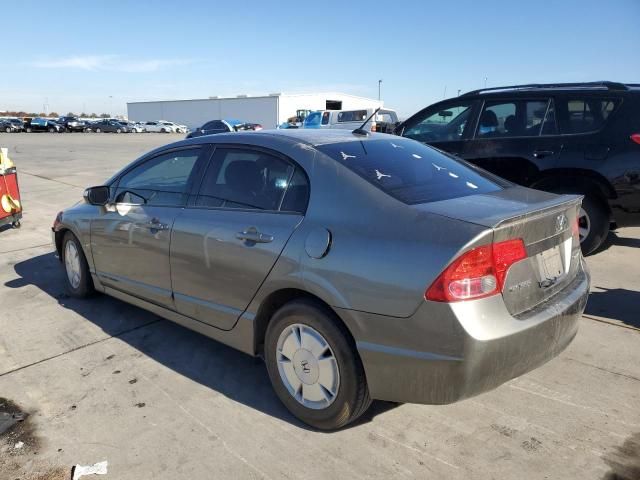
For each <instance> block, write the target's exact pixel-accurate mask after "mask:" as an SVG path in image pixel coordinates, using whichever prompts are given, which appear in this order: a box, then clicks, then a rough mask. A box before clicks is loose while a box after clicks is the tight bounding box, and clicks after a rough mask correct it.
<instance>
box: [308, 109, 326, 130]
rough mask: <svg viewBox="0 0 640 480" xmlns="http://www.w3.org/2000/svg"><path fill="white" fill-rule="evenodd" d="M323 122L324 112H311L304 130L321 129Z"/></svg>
mask: <svg viewBox="0 0 640 480" xmlns="http://www.w3.org/2000/svg"><path fill="white" fill-rule="evenodd" d="M321 120H322V112H311V113H310V114H309V115H308V116H307V118H305V119H304V128H319V127H320V121H321Z"/></svg>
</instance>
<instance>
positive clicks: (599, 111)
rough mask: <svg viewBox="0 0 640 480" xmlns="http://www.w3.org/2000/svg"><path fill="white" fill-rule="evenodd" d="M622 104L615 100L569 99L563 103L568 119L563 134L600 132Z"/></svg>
mask: <svg viewBox="0 0 640 480" xmlns="http://www.w3.org/2000/svg"><path fill="white" fill-rule="evenodd" d="M619 104H620V100H619V99H613V98H608V99H607V98H581V99H578V98H569V99H567V100H564V101H563V104H562V107H563V109H566V118H565V122H564V125H563V128H562V133H587V132H595V131H597V130H600V129H601V128H602V127H603V126H604V124H605V122H606V121H607V119H608V118H609V116H610V115H611V113H612V112H613V111H614V110H615V109H616V107H617V106H618V105H619Z"/></svg>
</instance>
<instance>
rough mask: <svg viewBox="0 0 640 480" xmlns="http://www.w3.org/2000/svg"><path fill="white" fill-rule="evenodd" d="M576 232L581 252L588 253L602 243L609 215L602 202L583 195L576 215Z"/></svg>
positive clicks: (605, 236)
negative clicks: (577, 215)
mask: <svg viewBox="0 0 640 480" xmlns="http://www.w3.org/2000/svg"><path fill="white" fill-rule="evenodd" d="M578 232H579V234H580V246H581V247H582V253H584V254H585V255H588V254H590V253H593V252H594V251H595V250H597V249H598V247H600V245H602V243H603V242H604V241H605V239H606V238H607V235H608V233H609V216H608V215H607V210H606V208H605V207H604V205H602V202H601V201H599V200H598V199H597V198H595V197H593V196H592V195H585V197H584V199H583V200H582V207H581V208H580V216H579V217H578Z"/></svg>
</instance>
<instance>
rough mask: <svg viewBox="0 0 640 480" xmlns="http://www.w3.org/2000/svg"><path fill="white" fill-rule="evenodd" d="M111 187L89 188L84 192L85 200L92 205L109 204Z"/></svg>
mask: <svg viewBox="0 0 640 480" xmlns="http://www.w3.org/2000/svg"><path fill="white" fill-rule="evenodd" d="M109 193H110V192H109V187H106V186H100V187H89V188H87V189H86V190H85V191H84V200H85V202H87V203H88V204H90V205H97V206H100V207H101V206H104V205H106V204H107V203H108V202H109Z"/></svg>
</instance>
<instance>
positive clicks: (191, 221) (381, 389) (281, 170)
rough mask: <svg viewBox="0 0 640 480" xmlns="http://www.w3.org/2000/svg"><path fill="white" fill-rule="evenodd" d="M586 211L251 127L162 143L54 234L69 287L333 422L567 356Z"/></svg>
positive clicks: (411, 160) (401, 142) (314, 417)
mask: <svg viewBox="0 0 640 480" xmlns="http://www.w3.org/2000/svg"><path fill="white" fill-rule="evenodd" d="M580 200H581V199H580V197H577V196H568V195H565V196H559V195H554V194H550V193H545V192H540V191H536V190H531V189H527V188H524V187H520V186H516V185H513V184H511V183H509V182H506V181H505V180H502V179H500V178H498V177H495V176H493V175H491V174H489V173H487V172H485V171H483V170H481V169H478V168H477V167H474V166H472V165H470V164H466V163H464V162H463V161H462V160H459V159H457V158H455V157H452V156H449V155H447V154H445V153H443V152H441V151H439V150H436V149H434V148H431V147H428V146H425V145H423V144H421V143H418V142H415V141H413V140H409V139H404V138H398V137H395V136H387V135H384V134H375V133H368V134H367V133H365V132H364V131H362V130H358V131H355V132H349V131H343V130H335V131H332V130H279V131H262V132H252V133H234V134H221V135H214V136H203V137H199V138H194V139H189V140H184V141H181V142H177V143H173V144H171V145H167V146H164V147H161V148H158V149H156V150H154V151H152V152H150V153H148V154H146V155H144V156H142V157H141V158H139V159H138V160H136V161H134V162H133V163H132V164H130V165H129V166H127V167H126V168H124V169H123V170H122V171H120V172H118V173H117V174H116V175H114V176H113V177H112V178H111V179H110V180H108V181H107V182H105V184H104V185H101V186H96V187H92V188H89V189H87V190H86V192H85V201H84V202H81V203H79V204H77V205H76V206H74V207H71V208H69V209H67V210H64V211H62V212H60V213H59V214H58V216H57V218H56V220H55V223H54V226H53V232H54V238H55V245H56V249H57V252H58V255H59V258H60V259H61V263H62V265H63V267H64V271H65V275H64V278H65V280H66V283H67V286H68V289H69V292H70V294H72V295H73V296H76V297H85V296H88V295H89V294H90V293H92V292H94V291H98V292H103V293H106V294H108V295H112V296H113V297H116V298H119V299H121V300H124V301H125V302H129V303H131V304H134V305H137V306H139V307H141V308H144V309H147V310H150V311H151V312H154V313H156V314H158V315H160V316H161V317H164V318H167V319H169V320H172V321H174V322H177V323H179V324H180V325H183V326H185V327H188V328H190V329H193V330H196V331H198V332H201V333H202V334H204V335H207V336H209V337H211V338H213V339H216V340H218V341H220V342H223V343H225V344H227V345H230V346H232V347H234V348H236V349H238V350H241V351H243V352H246V353H247V354H249V355H255V356H261V357H262V358H263V359H264V361H265V363H266V366H267V371H268V374H269V377H270V379H271V382H272V384H273V388H274V390H275V392H276V394H277V396H278V397H279V398H280V400H281V401H282V402H283V403H284V405H285V406H286V407H287V408H288V409H289V410H290V411H291V412H292V413H293V415H295V416H296V417H298V418H299V419H301V420H302V421H303V422H306V423H307V424H309V425H312V426H314V427H316V428H320V429H335V428H339V427H341V426H344V425H346V424H348V423H349V422H352V421H353V420H355V419H356V418H358V417H359V416H360V415H362V413H363V412H365V411H366V410H367V407H368V406H369V405H370V403H371V401H372V399H381V400H389V401H395V402H415V403H427V404H445V403H451V402H455V401H457V400H461V399H464V398H468V397H470V396H473V395H476V394H479V393H481V392H484V391H487V390H490V389H492V388H495V387H497V386H498V385H500V384H502V383H503V382H505V381H507V380H509V379H511V378H514V377H517V376H519V375H522V374H523V373H525V372H528V371H530V370H532V369H534V368H536V367H538V366H539V365H541V364H543V363H544V362H546V361H548V360H550V359H551V358H553V357H554V356H556V355H557V354H558V353H559V352H560V351H562V350H563V349H564V348H565V347H566V346H567V345H568V344H569V343H570V342H571V340H572V339H573V337H574V336H575V335H576V332H577V329H578V321H579V319H580V316H581V314H582V312H583V310H584V307H585V304H586V301H587V295H588V291H589V274H588V272H587V270H586V268H585V264H584V260H583V258H582V255H581V253H580V244H579V239H578V230H577V220H576V219H577V213H578V211H579V209H580ZM230 367H232V366H230Z"/></svg>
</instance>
